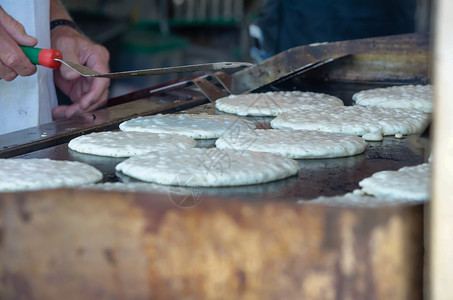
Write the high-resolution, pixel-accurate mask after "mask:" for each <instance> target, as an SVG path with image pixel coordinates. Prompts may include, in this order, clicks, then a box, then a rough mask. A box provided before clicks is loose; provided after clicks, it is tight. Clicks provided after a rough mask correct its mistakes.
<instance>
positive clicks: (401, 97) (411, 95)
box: [352, 85, 434, 113]
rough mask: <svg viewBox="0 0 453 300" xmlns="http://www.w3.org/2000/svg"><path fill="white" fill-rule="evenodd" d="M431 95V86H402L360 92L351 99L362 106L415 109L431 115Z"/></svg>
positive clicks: (432, 96)
mask: <svg viewBox="0 0 453 300" xmlns="http://www.w3.org/2000/svg"><path fill="white" fill-rule="evenodd" d="M433 94H434V92H433V87H432V86H431V85H403V86H393V87H388V88H378V89H371V90H366V91H361V92H358V93H356V94H354V95H353V96H352V99H353V100H354V101H355V102H356V104H358V105H363V106H374V107H385V108H406V109H417V110H420V111H422V112H425V113H431V112H432V111H433V98H434V95H433Z"/></svg>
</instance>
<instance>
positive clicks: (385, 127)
mask: <svg viewBox="0 0 453 300" xmlns="http://www.w3.org/2000/svg"><path fill="white" fill-rule="evenodd" d="M428 121H429V115H428V114H425V113H422V112H420V111H417V110H410V109H396V108H395V109H392V108H380V107H369V106H359V105H354V106H338V107H330V108H321V107H310V108H304V109H298V110H296V111H293V112H287V113H282V114H280V115H279V116H278V117H277V118H275V119H274V120H272V121H271V126H272V128H276V129H305V130H319V131H327V132H337V133H348V134H354V135H359V136H362V135H364V134H366V133H368V132H376V133H381V134H382V135H395V134H397V133H400V134H403V135H408V134H415V133H420V132H423V130H424V129H425V128H426V126H427V124H428Z"/></svg>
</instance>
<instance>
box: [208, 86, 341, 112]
mask: <svg viewBox="0 0 453 300" xmlns="http://www.w3.org/2000/svg"><path fill="white" fill-rule="evenodd" d="M343 105H344V104H343V101H341V100H340V99H339V98H337V97H334V96H331V95H327V94H322V93H313V92H301V91H293V92H267V93H252V94H242V95H230V96H228V97H225V98H220V99H218V100H216V102H215V107H216V108H217V109H218V110H220V111H223V112H226V113H230V114H236V115H239V116H277V115H278V114H280V113H282V112H287V111H293V110H294V109H296V108H303V107H306V106H317V107H332V106H343Z"/></svg>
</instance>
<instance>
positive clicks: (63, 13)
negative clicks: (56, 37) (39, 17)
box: [50, 0, 72, 21]
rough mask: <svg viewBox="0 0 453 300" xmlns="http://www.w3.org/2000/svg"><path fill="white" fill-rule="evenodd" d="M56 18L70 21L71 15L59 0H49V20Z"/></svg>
mask: <svg viewBox="0 0 453 300" xmlns="http://www.w3.org/2000/svg"><path fill="white" fill-rule="evenodd" d="M58 19H65V20H71V21H72V18H71V16H70V15H69V13H68V11H67V10H66V8H65V7H64V5H63V4H62V3H61V2H60V0H50V21H53V20H58Z"/></svg>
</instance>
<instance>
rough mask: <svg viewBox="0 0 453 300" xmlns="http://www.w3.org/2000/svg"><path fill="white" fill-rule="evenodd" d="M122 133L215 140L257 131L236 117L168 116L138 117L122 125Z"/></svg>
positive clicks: (253, 126) (250, 123)
mask: <svg viewBox="0 0 453 300" xmlns="http://www.w3.org/2000/svg"><path fill="white" fill-rule="evenodd" d="M119 127H120V129H121V130H122V131H142V132H156V133H175V134H181V135H185V136H189V137H192V138H194V139H215V138H218V137H219V136H221V135H222V134H225V133H227V132H229V131H236V130H249V129H255V128H256V126H255V124H254V123H253V122H250V121H247V120H242V119H240V118H238V117H234V116H219V115H208V114H205V113H202V114H168V115H162V114H158V115H154V116H147V117H138V118H135V119H131V120H128V121H125V122H123V123H121V124H120V126H119Z"/></svg>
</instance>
